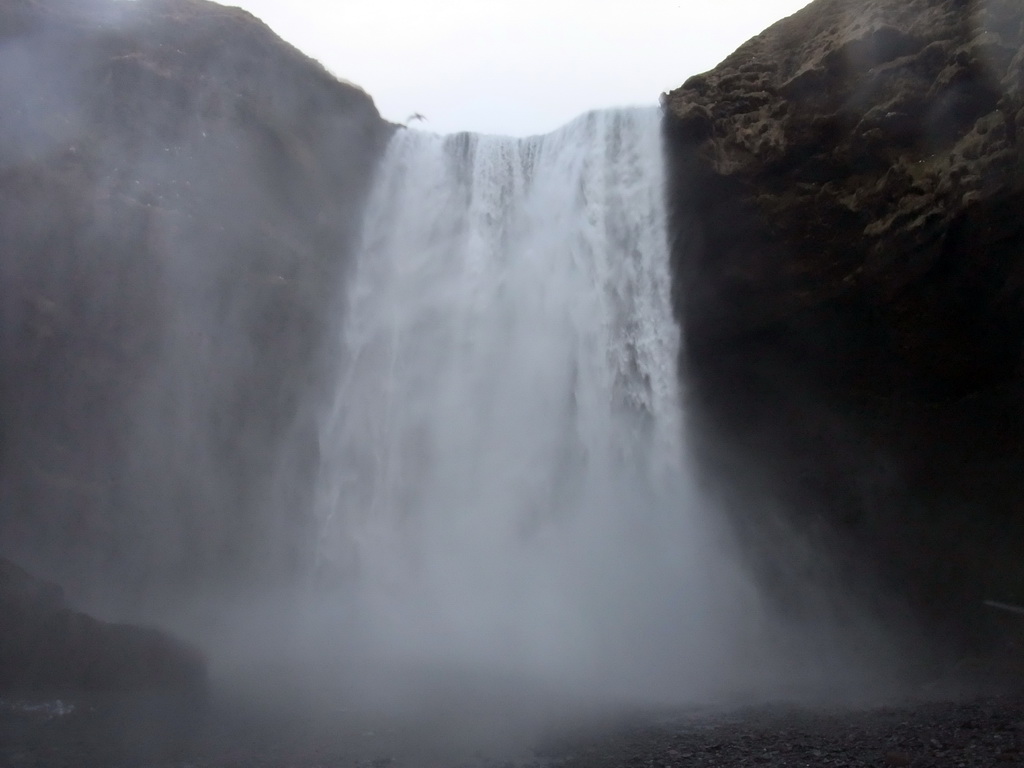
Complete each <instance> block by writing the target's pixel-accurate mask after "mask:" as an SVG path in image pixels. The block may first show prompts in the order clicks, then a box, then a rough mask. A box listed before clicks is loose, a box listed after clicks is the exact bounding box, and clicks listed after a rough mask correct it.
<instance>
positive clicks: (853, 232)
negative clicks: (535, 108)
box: [663, 0, 1024, 623]
mask: <svg viewBox="0 0 1024 768" xmlns="http://www.w3.org/2000/svg"><path fill="white" fill-rule="evenodd" d="M663 104H664V106H665V113H666V123H665V125H666V136H667V141H668V147H669V152H670V162H671V163H672V182H671V187H672V188H671V195H672V196H673V203H674V214H675V220H674V224H673V226H674V243H673V262H674V269H675V280H676V285H675V301H676V307H677V310H678V312H679V313H680V315H681V317H682V318H683V319H684V322H685V329H686V340H687V350H686V361H685V364H686V365H687V367H688V369H689V372H690V374H691V376H692V379H693V382H694V385H693V386H694V391H693V395H692V396H693V397H694V399H695V400H696V401H697V402H698V404H699V405H698V408H697V409H695V410H696V411H698V414H702V415H698V416H697V419H698V420H699V421H700V422H701V423H700V425H699V427H700V428H701V429H703V430H705V432H706V434H708V435H710V436H712V437H713V439H712V440H711V443H710V445H711V447H709V448H708V449H707V452H706V455H705V458H707V459H709V463H710V464H712V465H716V466H719V467H722V466H724V467H727V468H728V469H727V471H726V472H725V473H724V474H726V475H729V476H730V477H732V478H733V479H731V480H729V481H728V484H729V485H730V486H731V487H733V488H736V487H737V485H738V484H739V483H740V482H742V481H737V480H736V479H735V478H737V477H742V478H745V479H746V480H749V481H750V482H749V483H748V487H749V488H759V489H764V488H765V487H770V488H773V489H775V491H776V493H775V494H774V498H775V500H776V502H780V503H781V504H782V505H783V506H785V507H786V508H788V509H790V510H796V512H790V513H789V514H790V515H791V517H790V522H791V523H792V525H793V526H794V527H795V528H797V529H798V530H803V531H813V532H814V533H811V534H809V536H810V537H811V538H813V539H815V541H817V542H818V545H821V546H824V544H823V542H824V541H826V540H832V541H836V540H838V541H841V542H843V548H844V550H845V551H847V552H849V553H850V561H851V562H859V563H861V564H865V565H866V568H865V569H863V570H861V569H860V568H859V566H858V567H855V568H854V569H853V570H852V571H851V573H852V572H857V573H859V574H862V575H863V574H864V573H865V572H876V573H877V572H880V573H882V574H883V577H884V578H885V579H886V580H887V581H888V583H889V584H896V585H898V586H899V589H900V591H901V592H902V593H903V594H904V595H909V596H910V597H911V599H912V600H913V601H914V603H915V604H916V605H917V606H918V608H920V609H922V610H923V611H924V612H925V613H926V614H927V615H929V616H931V617H932V618H945V619H949V620H951V622H956V623H960V622H961V621H962V619H963V616H964V611H972V612H973V611H974V610H975V609H976V608H977V607H978V606H979V605H980V600H981V599H982V598H983V597H985V596H995V595H1004V596H1007V597H1010V596H1015V597H1017V598H1020V597H1022V596H1024V594H1022V590H1024V570H1022V567H1024V558H1022V557H1021V554H1022V549H1021V546H1022V544H1021V542H1022V541H1024V508H1022V506H1021V505H1022V504H1024V501H1022V500H1024V418H1022V417H1024V410H1022V404H1024V399H1022V391H1024V390H1022V382H1024V359H1022V338H1024V215H1022V214H1024V6H1021V4H1020V3H1019V2H1017V1H1016V0H863V1H861V0H857V1H854V0H817V2H814V3H812V4H811V5H810V6H808V7H807V8H805V9H804V10H803V11H801V12H799V13H797V14H795V15H794V16H792V17H790V18H788V19H785V20H783V21H781V22H779V23H778V24H776V25H774V26H773V27H771V28H770V29H768V30H767V31H766V32H764V33H763V34H761V35H760V36H758V37H756V38H754V39H752V40H751V41H749V42H748V43H746V44H745V45H744V46H742V47H741V48H740V49H739V50H737V51H736V53H734V54H733V55H732V56H730V57H729V58H728V59H726V60H725V61H724V62H722V64H721V65H719V66H718V67H717V68H716V69H714V70H713V71H711V72H708V73H706V74H702V75H699V76H696V77H693V78H691V79H690V80H688V81H687V82H686V83H685V84H684V85H683V86H682V87H681V88H679V89H678V90H676V91H673V92H671V93H669V94H666V95H665V96H664V97H663ZM739 495H742V494H741V493H740V494H737V498H738V496H739ZM769 506H770V505H767V504H766V505H762V506H759V505H757V504H755V503H752V502H751V500H750V498H749V497H746V498H744V500H742V501H739V500H737V502H736V507H737V509H738V510H740V511H739V513H738V516H737V519H738V525H739V527H740V529H741V530H747V531H750V530H754V529H756V530H761V531H763V530H764V525H762V524H763V523H764V520H765V518H766V517H769V516H770V513H769V512H768V511H767V509H768V507H769ZM752 538H753V537H752ZM766 561H768V562H771V561H772V556H771V555H767V556H766ZM770 567H771V568H776V569H777V570H782V571H785V570H786V569H788V568H792V569H793V572H792V573H790V575H791V576H792V575H794V574H795V573H796V572H798V571H799V570H800V568H802V567H803V565H798V566H793V565H792V563H775V564H774V565H772V566H770Z"/></svg>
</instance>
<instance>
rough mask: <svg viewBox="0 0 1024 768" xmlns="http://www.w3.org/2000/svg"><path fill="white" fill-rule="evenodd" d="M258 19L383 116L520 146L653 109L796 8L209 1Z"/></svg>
mask: <svg viewBox="0 0 1024 768" xmlns="http://www.w3.org/2000/svg"><path fill="white" fill-rule="evenodd" d="M221 2H222V3H223V4H224V5H237V6H241V7H242V8H245V9H246V10H248V11H250V12H251V13H253V14H254V15H256V16H258V17H259V18H261V19H263V21H265V22H266V23H267V24H268V25H270V27H271V28H273V29H274V31H275V32H277V33H278V34H279V35H280V36H281V37H283V38H284V39H285V40H287V41H288V42H290V43H292V44H293V45H295V46H296V47H297V48H299V49H301V50H302V51H304V52H305V53H307V54H308V55H310V56H312V57H313V58H315V59H319V60H320V61H321V62H322V63H323V64H324V66H326V67H327V68H328V69H329V70H330V71H331V72H333V73H334V74H335V75H337V76H338V77H340V78H343V79H345V80H350V81H351V82H353V83H356V84H357V85H360V86H362V87H363V88H365V89H366V90H367V91H368V92H369V93H370V95H371V96H373V98H374V101H375V102H376V103H377V107H378V109H380V111H381V113H382V114H383V115H384V117H385V118H387V119H389V120H395V121H404V120H405V119H406V118H407V117H408V116H409V115H410V114H412V113H413V112H421V113H423V114H424V115H425V116H426V117H427V121H426V122H425V123H424V124H423V128H425V129H428V130H432V131H437V132H440V133H448V132H452V131H464V130H465V131H478V132H483V133H503V134H509V135H514V136H524V135H529V134H534V133H545V132H547V131H550V130H553V129H554V128H557V127H558V126H559V125H562V124H563V123H565V122H567V121H569V120H571V119H572V118H573V117H575V116H576V115H578V114H580V113H582V112H585V111H587V110H589V109H595V108H598V107H612V106H625V105H634V104H651V105H653V104H657V101H658V95H659V94H660V93H661V92H662V91H667V90H671V89H672V88H675V87H677V86H679V85H681V84H682V83H683V81H684V80H685V79H686V78H687V77H689V76H690V75H693V74H696V73H698V72H703V71H705V70H707V69H710V68H711V67H713V66H714V65H715V64H717V63H718V62H719V61H721V60H722V59H723V58H725V57H726V56H727V55H728V54H729V53H731V52H732V51H733V50H734V49H735V48H737V47H738V46H739V45H740V44H741V43H742V42H743V41H745V40H747V39H748V38H750V37H752V36H754V35H756V34H757V33H758V32H760V31H761V30H763V29H764V28H765V27H767V26H768V25H770V24H771V23H773V22H774V21H777V20H778V19H781V18H782V17H784V16H788V15H789V14H791V13H793V12H794V11H796V10H798V9H799V8H801V7H803V6H804V5H806V4H807V0H632V2H630V1H629V0H589V2H587V1H586V0H433V1H431V0H221Z"/></svg>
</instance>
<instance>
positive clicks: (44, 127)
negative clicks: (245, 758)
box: [0, 0, 390, 614]
mask: <svg viewBox="0 0 1024 768" xmlns="http://www.w3.org/2000/svg"><path fill="white" fill-rule="evenodd" d="M0 100H2V102H3V104H4V105H5V106H4V110H3V119H2V120H0V542H2V543H0V554H4V555H8V556H11V557H15V558H17V559H18V560H20V561H21V562H23V563H25V564H26V565H28V566H30V567H32V568H33V569H35V570H36V571H37V572H38V573H40V574H41V575H44V576H48V577H51V578H54V579H56V580H58V581H60V582H61V583H63V584H64V585H65V586H66V588H67V590H68V592H69V597H70V598H71V599H72V600H73V601H75V602H78V603H79V604H84V605H89V604H90V602H91V603H94V604H99V603H100V602H101V601H106V602H107V604H108V607H110V608H111V610H113V611H116V612H118V613H122V614H124V613H130V612H131V611H132V608H133V607H134V608H138V609H139V610H141V611H145V610H148V609H149V608H151V607H152V606H151V605H149V604H147V603H143V602H141V600H142V598H143V596H145V597H146V599H147V600H155V599H156V596H158V595H164V596H168V595H173V594H183V593H188V592H189V591H190V590H192V589H193V588H195V587H196V586H197V585H199V584H201V583H202V584H206V585H210V584H221V583H222V584H231V583H233V582H234V583H238V582H245V581H257V582H258V581H260V580H261V579H264V580H273V579H279V578H280V577H281V575H282V574H287V573H290V572H294V571H295V570H296V569H297V568H298V567H299V565H300V563H301V561H302V557H303V553H304V551H305V550H306V547H307V546H308V537H309V535H310V531H309V529H308V527H307V526H306V525H305V523H306V521H304V520H303V519H302V517H301V515H302V512H301V511H302V510H305V509H307V508H308V504H306V503H305V496H304V494H306V493H308V489H309V488H310V487H312V483H311V482H309V474H310V473H311V472H313V471H315V467H316V462H315V461H310V460H309V458H310V456H311V454H315V450H316V439H317V436H316V424H315V422H314V420H313V414H312V412H311V411H310V410H307V409H308V408H310V407H311V405H312V404H314V403H316V402H317V388H318V386H319V385H320V383H321V378H320V375H321V373H322V371H319V370H318V369H317V368H316V366H315V365H314V361H315V360H316V359H321V358H320V356H318V355H316V354H315V352H316V351H317V350H318V348H319V347H320V345H322V344H324V343H325V342H326V340H325V338H324V336H325V331H326V329H327V328H328V322H329V319H330V317H331V316H332V310H333V302H334V301H335V300H336V291H337V288H338V285H339V277H340V273H341V271H342V270H343V269H344V268H345V264H346V262H347V260H348V258H349V255H350V252H351V250H352V247H353V241H354V238H355V237H356V235H357V227H358V222H359V221H360V215H361V208H362V205H363V200H364V197H365V195H366V193H367V189H368V184H369V178H370V174H371V171H372V166H373V164H374V163H375V160H376V158H377V156H378V155H379V153H380V151H381V150H382V148H383V145H384V143H385V141H386V138H387V135H388V133H389V131H390V127H389V126H387V125H386V124H385V123H383V121H381V120H380V118H379V116H378V114H377V111H376V109H375V108H374V106H373V103H372V101H371V99H370V98H369V97H368V96H367V95H366V94H365V93H363V92H362V91H360V90H358V89H357V88H355V87H352V86H350V85H346V84H342V83H339V82H338V81H337V80H335V79H334V78H333V77H331V76H330V75H329V74H328V73H327V72H326V71H324V70H323V69H322V68H321V67H320V66H319V65H318V64H316V63H315V62H313V61H311V60H309V59H307V58H305V57H304V56H302V55H301V54H299V53H298V52H297V51H295V50H293V49H291V48H290V47H288V46H287V45H285V44H284V43H282V42H281V41H280V40H279V39H277V38H276V37H275V36H274V35H273V34H272V33H271V32H270V31H269V30H268V29H267V28H266V27H265V26H264V25H262V24H261V23H260V22H258V21H257V20H256V19H254V18H253V17H251V16H249V15H248V14H245V13H243V12H241V11H238V10H237V9H228V8H223V7H221V6H217V5H213V4H212V3H205V2H200V1H198V0H151V1H150V2H146V3H128V2H116V1H114V0H109V1H108V0H91V1H90V2H78V1H77V0H76V1H75V2H72V1H71V0H13V1H12V2H7V3H4V5H3V7H2V9H0ZM133 601H134V602H133Z"/></svg>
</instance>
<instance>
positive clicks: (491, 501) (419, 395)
mask: <svg viewBox="0 0 1024 768" xmlns="http://www.w3.org/2000/svg"><path fill="white" fill-rule="evenodd" d="M659 118H660V116H659V113H658V111H657V110H654V109H637V110H619V111H607V112H594V113H590V114H587V115H584V116H582V117H580V118H579V119H577V120H576V121H574V122H572V123H571V124H569V125H567V126H566V127H564V128H562V129H561V130H558V131H556V132H554V133H552V134H550V135H546V136H539V137H531V138H526V139H511V138H503V137H495V136H478V135H471V134H456V135H451V136H437V135H432V134H428V133H423V132H419V131H414V130H400V131H398V132H397V133H396V135H395V136H394V138H393V139H392V141H391V143H390V146H389V148H388V150H387V153H386V156H385V157H384V159H383V162H382V165H381V168H380V170H379V173H378V177H377V180H376V185H375V189H374V191H373V193H372V196H371V199H370V202H369V205H368V211H367V218H366V221H365V225H364V237H363V247H362V249H361V253H360V255H359V258H358V262H357V264H355V266H354V271H353V273H352V274H351V275H350V276H349V282H348V284H347V287H346V298H345V302H344V303H345V307H346V309H345V311H344V313H343V315H344V316H343V320H342V325H341V330H340V331H339V335H340V338H339V344H340V363H339V373H338V382H337V390H336V397H335V401H334V403H333V407H332V409H331V410H330V412H329V414H326V415H325V416H324V418H323V419H322V433H321V456H322V466H321V473H320V484H319V488H318V526H319V540H318V548H317V559H318V571H319V573H320V574H321V575H322V576H323V577H324V578H326V579H329V580H331V581H332V583H336V584H338V585H340V589H341V592H340V593H341V594H342V595H343V597H342V598H339V599H340V601H341V603H342V606H343V607H342V611H343V613H344V616H345V621H344V624H345V627H346V630H345V631H346V633H347V634H348V635H349V636H351V635H352V633H353V632H358V633H361V634H362V636H363V637H364V638H365V639H366V644H367V645H368V646H370V647H372V648H373V649H374V651H375V653H378V654H380V655H381V656H382V657H387V658H400V659H404V660H410V659H414V660H419V661H422V662H424V663H432V664H439V665H447V666H451V667H460V668H462V667H465V668H480V669H487V670H489V671H493V672H496V673H500V674H504V675H511V676H524V675H525V676H531V677H534V678H537V679H543V680H546V681H549V682H552V681H553V682H554V683H556V684H558V685H572V686H587V687H593V688H594V689H595V690H598V689H599V690H601V691H604V692H609V691H610V692H616V693H620V694H623V695H655V696H676V697H678V696H680V694H682V695H684V696H685V694H686V693H687V692H690V693H694V694H696V695H699V694H698V693H697V692H698V691H701V692H703V691H705V690H707V689H708V688H709V687H713V686H715V685H718V684H721V682H722V680H723V675H725V676H727V670H728V669H732V668H733V667H734V666H735V660H736V658H737V655H738V653H739V652H740V649H739V648H738V644H741V643H742V642H743V640H742V637H741V636H740V634H741V633H740V634H738V633H737V632H736V616H737V615H739V614H740V613H743V612H744V611H748V610H750V605H749V604H747V602H746V601H748V600H749V595H748V594H747V593H746V592H745V589H744V586H743V584H744V583H743V580H742V578H741V577H740V576H739V574H738V569H737V568H736V567H735V565H734V564H733V561H732V560H731V559H730V558H728V557H727V556H726V555H725V554H724V552H723V549H724V548H723V544H722V541H721V538H720V536H719V535H718V534H717V533H716V530H717V529H716V527H715V525H714V524H713V521H712V516H711V515H709V514H708V513H707V510H706V509H704V508H703V505H702V503H701V501H700V496H699V494H698V493H697V491H696V490H695V487H694V481H693V479H692V477H691V471H690V468H689V464H688V460H687V448H686V445H685V441H684V437H683V436H684V424H683V418H684V414H683V411H682V406H681V403H682V396H681V392H680V385H679V382H678V378H677V365H678V356H679V345H680V331H679V328H678V325H677V323H676V321H675V319H674V318H673V313H672V308H671V302H670V275H669V265H668V248H667V242H666V213H665V206H664V201H663V193H664V190H663V184H664V179H663V168H662V153H661V139H660V134H659Z"/></svg>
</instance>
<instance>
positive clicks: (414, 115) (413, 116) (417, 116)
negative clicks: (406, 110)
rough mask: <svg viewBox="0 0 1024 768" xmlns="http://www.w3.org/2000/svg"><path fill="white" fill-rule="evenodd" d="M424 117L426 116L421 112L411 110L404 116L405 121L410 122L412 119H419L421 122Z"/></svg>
mask: <svg viewBox="0 0 1024 768" xmlns="http://www.w3.org/2000/svg"><path fill="white" fill-rule="evenodd" d="M426 119H427V118H426V116H425V115H424V114H423V113H422V112H413V113H412V114H411V115H409V116H408V117H407V118H405V122H407V123H411V122H412V121H413V120H419V121H420V122H422V121H424V120H426Z"/></svg>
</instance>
